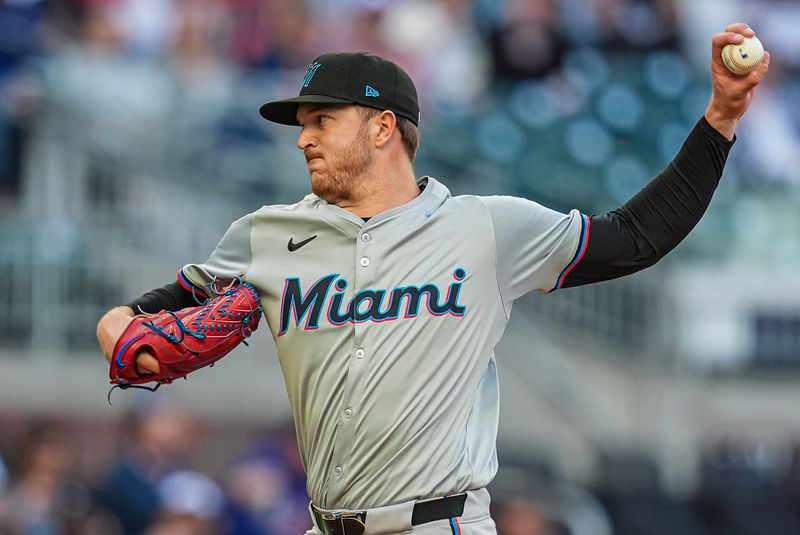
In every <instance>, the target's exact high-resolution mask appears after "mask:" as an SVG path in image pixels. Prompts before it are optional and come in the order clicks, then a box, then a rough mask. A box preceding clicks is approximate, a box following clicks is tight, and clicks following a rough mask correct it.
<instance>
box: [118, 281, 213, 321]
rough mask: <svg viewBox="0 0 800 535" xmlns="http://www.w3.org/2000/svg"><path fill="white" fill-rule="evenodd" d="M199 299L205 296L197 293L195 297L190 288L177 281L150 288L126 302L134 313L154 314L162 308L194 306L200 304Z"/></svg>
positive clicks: (170, 309)
mask: <svg viewBox="0 0 800 535" xmlns="http://www.w3.org/2000/svg"><path fill="white" fill-rule="evenodd" d="M198 299H199V300H201V301H202V300H203V299H205V296H204V295H202V294H200V293H198V294H197V298H195V296H194V295H193V294H192V292H191V290H187V289H186V288H184V287H183V286H181V284H180V283H179V282H178V281H175V282H173V283H170V284H167V285H166V286H164V287H162V288H156V289H155V290H150V291H149V292H147V293H146V294H144V295H142V296H141V297H139V298H137V299H135V300H134V301H132V302H130V303H128V306H129V307H130V308H131V309H132V310H133V312H134V314H137V315H138V314H155V313H156V312H160V311H162V310H169V311H172V312H174V311H176V310H181V309H182V308H186V307H195V306H198V305H199V304H200V301H198Z"/></svg>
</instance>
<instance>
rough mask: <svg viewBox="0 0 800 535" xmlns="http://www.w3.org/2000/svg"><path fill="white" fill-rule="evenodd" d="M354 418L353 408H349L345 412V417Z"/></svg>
mask: <svg viewBox="0 0 800 535" xmlns="http://www.w3.org/2000/svg"><path fill="white" fill-rule="evenodd" d="M352 416H353V409H351V408H349V407H348V408H346V409H345V410H344V417H345V418H351V417H352Z"/></svg>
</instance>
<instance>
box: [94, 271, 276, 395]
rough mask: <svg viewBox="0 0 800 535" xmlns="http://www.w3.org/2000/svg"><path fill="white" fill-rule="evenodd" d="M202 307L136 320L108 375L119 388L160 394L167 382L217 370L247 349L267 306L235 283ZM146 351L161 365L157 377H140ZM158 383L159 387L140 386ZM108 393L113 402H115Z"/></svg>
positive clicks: (242, 284)
mask: <svg viewBox="0 0 800 535" xmlns="http://www.w3.org/2000/svg"><path fill="white" fill-rule="evenodd" d="M215 293H216V294H217V297H214V298H209V299H208V300H207V301H206V302H205V303H203V304H202V305H200V306H197V307H189V308H184V309H183V310H179V311H177V312H168V311H161V312H159V313H157V314H148V315H141V316H136V317H135V318H134V319H133V320H132V321H131V322H130V324H129V325H128V327H127V328H126V329H125V331H124V332H123V333H122V335H121V336H120V337H119V340H117V343H116V345H115V346H114V358H113V359H112V360H111V369H110V371H109V377H110V379H111V383H112V384H114V386H113V387H111V390H112V391H113V390H114V388H122V389H125V388H129V387H135V388H145V389H147V390H152V391H155V390H156V389H157V388H158V387H159V386H161V385H162V384H165V383H171V382H172V381H173V380H174V379H178V378H180V377H184V378H185V377H186V375H187V374H189V373H191V372H193V371H195V370H199V369H200V368H204V367H206V366H212V365H213V364H214V363H215V362H216V361H218V360H219V359H221V358H222V357H224V356H225V355H227V354H228V353H230V352H231V350H233V348H235V347H236V346H238V345H239V344H240V343H244V344H245V345H247V342H246V341H245V338H247V337H249V336H250V335H251V334H252V333H253V331H255V330H256V328H257V327H258V322H259V319H260V318H261V313H262V308H261V300H260V299H259V297H258V293H257V292H256V290H255V288H253V286H252V285H250V284H248V283H246V282H242V281H241V279H234V280H233V282H231V284H230V285H229V286H227V287H225V288H223V289H221V290H220V291H218V292H215ZM141 351H147V352H148V353H150V354H151V355H152V356H153V357H155V359H156V360H157V361H158V365H159V371H158V374H155V375H153V374H148V375H139V374H138V373H137V372H136V356H137V355H138V354H139V353H140V352H141ZM150 382H155V383H157V384H156V386H155V387H147V386H138V387H137V386H136V385H140V384H142V383H150ZM110 396H111V391H109V403H111V398H110Z"/></svg>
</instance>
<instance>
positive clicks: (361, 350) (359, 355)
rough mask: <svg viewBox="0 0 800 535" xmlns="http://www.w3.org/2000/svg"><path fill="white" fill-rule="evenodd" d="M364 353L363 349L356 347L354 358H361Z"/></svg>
mask: <svg viewBox="0 0 800 535" xmlns="http://www.w3.org/2000/svg"><path fill="white" fill-rule="evenodd" d="M364 355H366V353H365V352H364V350H363V349H360V348H359V349H356V358H357V359H363V358H364Z"/></svg>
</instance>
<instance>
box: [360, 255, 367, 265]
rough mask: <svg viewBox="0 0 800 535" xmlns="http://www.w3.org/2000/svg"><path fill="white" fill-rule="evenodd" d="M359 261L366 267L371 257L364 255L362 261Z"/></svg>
mask: <svg viewBox="0 0 800 535" xmlns="http://www.w3.org/2000/svg"><path fill="white" fill-rule="evenodd" d="M359 263H360V264H361V265H362V266H364V267H367V266H368V265H369V258H367V257H366V256H365V257H363V258H362V259H361V261H360V262H359Z"/></svg>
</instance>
